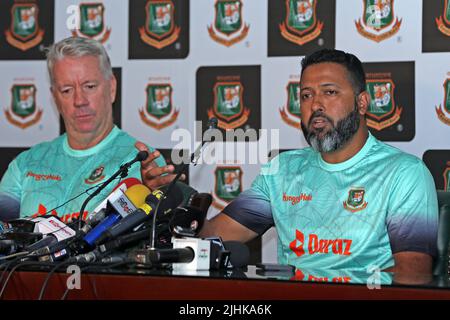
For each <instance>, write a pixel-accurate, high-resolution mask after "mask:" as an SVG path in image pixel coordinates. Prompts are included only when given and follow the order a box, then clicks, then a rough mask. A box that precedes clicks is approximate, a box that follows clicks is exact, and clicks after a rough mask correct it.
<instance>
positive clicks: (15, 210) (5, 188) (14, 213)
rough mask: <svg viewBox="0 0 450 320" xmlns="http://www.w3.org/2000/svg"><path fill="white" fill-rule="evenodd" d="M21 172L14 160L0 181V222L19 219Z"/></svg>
mask: <svg viewBox="0 0 450 320" xmlns="http://www.w3.org/2000/svg"><path fill="white" fill-rule="evenodd" d="M21 175H22V171H21V170H20V168H19V165H18V163H17V158H16V159H14V160H13V161H12V162H11V163H10V164H9V166H8V169H7V170H6V172H5V174H4V175H3V177H2V180H1V181H0V220H1V221H9V220H13V219H17V218H20V197H21V194H22V183H21V179H20V177H21Z"/></svg>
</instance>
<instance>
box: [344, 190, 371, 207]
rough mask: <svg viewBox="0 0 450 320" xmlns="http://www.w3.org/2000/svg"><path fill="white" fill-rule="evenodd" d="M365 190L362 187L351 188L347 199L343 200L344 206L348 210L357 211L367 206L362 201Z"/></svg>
mask: <svg viewBox="0 0 450 320" xmlns="http://www.w3.org/2000/svg"><path fill="white" fill-rule="evenodd" d="M365 193H366V191H365V189H364V188H351V189H350V191H349V192H348V197H347V200H346V201H344V203H343V205H344V208H345V209H346V210H348V211H350V212H357V211H361V210H363V209H365V208H366V207H367V202H366V201H364V195H365Z"/></svg>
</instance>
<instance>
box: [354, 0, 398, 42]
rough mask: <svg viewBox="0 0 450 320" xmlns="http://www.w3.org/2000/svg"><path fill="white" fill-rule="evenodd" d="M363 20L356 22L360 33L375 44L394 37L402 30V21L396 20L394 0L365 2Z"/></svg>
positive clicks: (365, 0)
mask: <svg viewBox="0 0 450 320" xmlns="http://www.w3.org/2000/svg"><path fill="white" fill-rule="evenodd" d="M362 16H363V18H362V19H360V20H359V21H355V25H356V29H357V30H358V32H359V33H360V34H361V35H362V36H363V37H366V38H367V39H370V40H373V41H375V42H380V41H383V40H385V39H387V38H389V37H392V36H393V35H394V34H396V33H397V32H398V30H399V29H400V25H401V23H402V19H400V20H398V17H395V20H394V0H364V11H363V15H362Z"/></svg>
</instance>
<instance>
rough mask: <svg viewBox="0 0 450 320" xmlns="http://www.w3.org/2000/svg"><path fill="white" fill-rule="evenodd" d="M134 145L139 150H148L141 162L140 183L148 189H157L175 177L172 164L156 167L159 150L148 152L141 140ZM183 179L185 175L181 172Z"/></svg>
mask: <svg viewBox="0 0 450 320" xmlns="http://www.w3.org/2000/svg"><path fill="white" fill-rule="evenodd" d="M134 146H135V147H136V148H137V149H138V150H139V151H147V152H148V158H147V159H146V160H144V161H142V162H141V178H142V183H143V184H144V185H146V186H147V187H148V188H150V190H155V189H158V188H160V187H162V186H164V185H166V184H168V183H170V182H171V181H172V180H173V179H174V178H175V174H173V172H174V170H175V168H174V166H173V165H168V166H164V167H158V165H157V164H156V161H155V159H156V158H158V157H159V156H160V155H161V153H160V152H159V151H157V150H155V151H154V152H150V151H149V150H148V148H147V146H146V145H145V144H144V143H142V142H136V143H135V145H134ZM184 179H185V176H184V174H183V175H181V177H180V180H184Z"/></svg>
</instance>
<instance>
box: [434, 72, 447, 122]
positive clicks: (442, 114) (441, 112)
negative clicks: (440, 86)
mask: <svg viewBox="0 0 450 320" xmlns="http://www.w3.org/2000/svg"><path fill="white" fill-rule="evenodd" d="M449 74H450V73H449ZM436 113H437V116H438V118H439V120H441V121H442V122H443V123H445V124H446V125H449V126H450V78H447V79H446V80H445V81H444V104H443V106H441V105H439V106H438V107H436Z"/></svg>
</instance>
